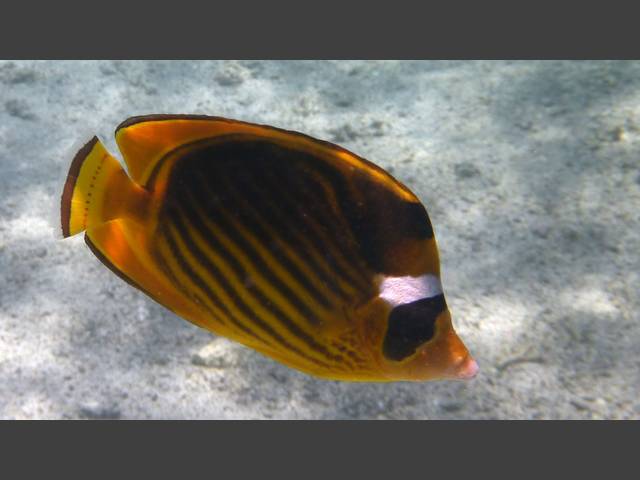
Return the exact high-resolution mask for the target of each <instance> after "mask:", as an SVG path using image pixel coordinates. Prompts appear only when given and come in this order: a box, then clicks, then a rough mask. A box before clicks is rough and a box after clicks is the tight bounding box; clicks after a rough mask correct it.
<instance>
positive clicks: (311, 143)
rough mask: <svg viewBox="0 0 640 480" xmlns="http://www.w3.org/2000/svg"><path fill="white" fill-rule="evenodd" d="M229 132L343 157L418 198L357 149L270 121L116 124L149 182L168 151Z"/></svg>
mask: <svg viewBox="0 0 640 480" xmlns="http://www.w3.org/2000/svg"><path fill="white" fill-rule="evenodd" d="M228 134H248V135H254V136H258V137H262V138H269V139H271V140H274V141H278V142H281V143H284V144H287V145H289V146H296V147H297V148H301V149H303V150H305V151H307V152H311V151H313V152H315V153H316V154H319V156H320V157H324V158H331V159H333V160H335V159H336V158H339V159H340V160H339V162H341V163H343V165H344V166H346V165H350V166H351V167H354V166H355V167H356V168H362V169H364V170H367V171H368V172H369V173H370V175H371V176H372V177H374V178H376V179H377V180H378V181H380V182H383V183H386V184H388V186H389V187H390V188H391V189H392V190H393V191H395V193H396V194H398V195H400V196H401V197H404V198H406V199H407V200H412V199H415V197H414V195H413V194H412V193H411V192H410V191H409V190H408V189H407V188H406V187H404V186H403V185H401V184H400V183H398V182H389V175H388V174H387V173H386V172H384V171H383V170H382V169H380V168H379V167H378V166H376V165H374V164H373V163H371V162H369V161H367V160H365V159H363V158H361V157H359V156H357V155H355V154H354V153H352V152H349V151H348V150H346V149H344V148H342V147H340V146H338V145H335V144H333V143H330V142H326V141H323V140H318V139H316V138H313V137H310V136H308V135H305V134H302V133H299V132H294V131H289V130H283V129H280V128H276V127H271V126H268V125H259V124H254V123H247V122H242V121H239V120H232V119H228V118H223V117H212V116H207V115H144V116H139V117H131V118H129V119H127V120H125V121H124V122H122V123H121V124H120V125H119V126H118V128H116V143H117V144H118V147H119V148H120V151H121V152H122V156H123V157H124V160H125V162H126V164H127V167H128V169H129V174H130V175H131V177H132V179H133V180H134V181H135V182H137V183H138V184H139V185H141V186H145V185H146V184H147V181H148V179H149V176H150V175H151V172H152V171H153V170H154V168H155V166H156V165H157V163H158V162H159V161H161V160H162V158H163V157H164V156H165V155H166V154H167V153H169V152H171V151H172V150H174V149H175V148H177V147H179V146H181V145H184V144H187V143H190V142H194V141H197V140H202V139H205V138H211V137H217V136H220V135H228Z"/></svg>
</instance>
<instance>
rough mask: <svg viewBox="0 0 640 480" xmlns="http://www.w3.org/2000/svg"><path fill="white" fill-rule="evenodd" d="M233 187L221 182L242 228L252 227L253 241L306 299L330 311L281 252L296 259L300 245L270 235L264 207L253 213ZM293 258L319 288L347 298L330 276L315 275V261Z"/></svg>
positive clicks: (277, 234) (324, 298)
mask: <svg viewBox="0 0 640 480" xmlns="http://www.w3.org/2000/svg"><path fill="white" fill-rule="evenodd" d="M233 183H234V184H233V185H232V182H231V181H229V180H227V181H225V182H224V186H225V187H226V188H227V189H228V190H230V191H231V193H232V194H233V195H234V197H235V199H236V201H237V202H238V204H239V206H240V208H239V212H242V213H240V214H238V215H237V217H238V219H239V220H241V221H242V223H243V225H244V227H245V228H246V229H249V226H251V229H252V230H253V233H254V236H255V238H256V239H257V240H258V241H260V242H261V243H262V244H263V245H264V246H265V248H266V249H267V250H268V251H269V253H270V254H271V255H272V256H273V257H274V260H275V262H277V263H278V264H279V265H281V266H282V267H283V269H284V270H286V271H287V273H288V274H289V275H290V276H291V277H292V278H293V280H294V281H295V282H297V284H298V286H300V287H301V288H302V289H303V290H304V291H305V293H306V294H307V295H309V296H310V297H312V298H313V299H314V300H315V301H316V302H317V303H318V304H320V306H322V307H325V308H330V307H332V306H333V302H332V301H331V300H330V299H329V298H328V297H327V295H325V294H324V293H323V292H322V291H321V290H320V289H318V288H317V287H316V286H315V285H314V284H313V283H312V281H311V280H310V279H309V276H308V274H306V273H305V272H303V271H302V270H301V269H300V266H299V265H298V264H297V263H296V261H295V260H293V259H292V258H290V257H289V256H288V255H287V253H286V252H284V251H283V248H289V249H293V252H294V255H295V251H296V250H300V244H299V243H296V242H294V241H290V242H287V241H286V240H285V239H284V238H283V237H284V236H285V235H286V234H285V235H281V232H274V233H271V232H269V231H268V227H267V223H266V222H265V217H267V215H265V208H264V207H265V206H264V205H260V206H261V209H260V210H259V211H258V210H256V207H255V206H253V205H251V204H250V203H249V202H248V201H247V199H246V198H245V194H244V192H241V191H240V189H238V186H237V185H236V184H237V183H238V182H233ZM271 226H272V227H273V228H274V227H276V225H274V224H273V223H271ZM284 230H285V231H286V232H289V231H290V228H285V229H284ZM286 236H287V237H289V238H290V237H291V235H286ZM269 247H271V248H269ZM296 257H297V260H298V261H299V262H301V263H302V264H303V265H305V267H307V268H309V269H310V270H311V272H312V273H313V274H315V275H316V281H318V282H319V283H320V285H322V286H323V287H325V288H327V289H329V290H332V291H333V292H334V293H335V294H336V295H338V296H340V297H346V296H347V294H346V293H345V292H343V291H342V290H340V288H339V286H337V285H335V282H334V281H333V279H331V277H330V276H329V275H327V274H326V273H325V272H324V271H323V270H319V271H318V267H317V264H316V263H315V260H314V259H312V258H310V257H308V256H307V257H306V258H301V257H300V256H299V255H296Z"/></svg>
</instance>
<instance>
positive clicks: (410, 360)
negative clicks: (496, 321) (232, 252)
mask: <svg viewBox="0 0 640 480" xmlns="http://www.w3.org/2000/svg"><path fill="white" fill-rule="evenodd" d="M379 284H380V286H379V289H380V290H379V291H380V293H379V295H378V296H377V298H375V299H374V300H373V301H372V302H370V303H369V304H368V305H367V306H366V307H365V308H363V309H362V310H361V311H360V314H361V315H362V318H363V319H365V321H364V322H363V326H364V331H363V339H364V344H365V345H366V347H365V348H367V349H369V350H370V355H371V357H372V358H374V359H375V364H376V365H377V366H376V368H377V370H378V372H377V375H378V376H379V377H380V378H379V379H380V380H388V381H395V380H410V381H424V380H435V379H469V378H473V377H475V375H476V374H477V372H478V364H477V363H476V361H475V360H474V359H473V357H472V356H471V354H470V353H469V351H468V350H467V347H466V346H465V345H464V343H463V342H462V340H461V339H460V338H459V337H458V335H457V334H456V332H455V331H454V329H453V325H452V323H451V313H450V312H449V309H448V307H447V304H446V301H445V299H444V294H443V293H442V290H441V286H440V280H439V278H438V277H437V276H435V275H422V276H404V277H385V278H382V279H381V280H380V281H379Z"/></svg>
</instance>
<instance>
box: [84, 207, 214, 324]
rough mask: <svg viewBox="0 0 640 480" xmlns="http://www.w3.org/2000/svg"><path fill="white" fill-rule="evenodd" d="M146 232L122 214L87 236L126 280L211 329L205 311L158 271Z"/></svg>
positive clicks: (98, 254) (95, 251)
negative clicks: (147, 241)
mask: <svg viewBox="0 0 640 480" xmlns="http://www.w3.org/2000/svg"><path fill="white" fill-rule="evenodd" d="M143 234H144V232H143V230H142V228H141V227H140V226H139V225H138V224H136V223H135V222H134V221H132V220H128V219H123V218H119V219H116V220H112V221H109V222H106V223H103V224H101V225H99V226H97V227H94V228H90V229H89V230H87V231H86V233H85V237H84V238H85V242H86V243H87V245H88V246H89V248H90V249H91V251H92V252H93V254H94V255H95V256H96V257H97V258H98V259H99V260H100V261H101V262H102V263H103V264H104V265H106V266H107V267H108V268H109V269H110V270H111V271H112V272H113V273H115V274H116V275H117V276H118V277H120V278H121V279H122V280H124V281H126V282H127V283H128V284H130V285H131V286H133V287H135V288H137V289H138V290H140V291H142V292H143V293H145V294H146V295H148V296H149V297H151V298H152V299H153V300H155V301H156V302H158V303H159V304H161V305H163V306H164V307H166V308H168V309H169V310H171V311H172V312H174V313H176V314H177V315H179V316H181V317H183V318H185V319H187V320H189V321H190V322H192V323H194V324H196V325H198V326H200V327H203V328H206V329H208V330H211V328H210V326H208V325H207V324H206V321H205V320H204V318H203V315H202V312H201V311H199V310H198V309H197V308H196V307H194V306H193V304H191V303H190V302H189V301H188V300H186V299H185V298H184V297H183V296H182V295H181V294H180V293H179V292H177V291H176V289H175V288H173V287H172V286H171V284H169V283H168V282H167V281H166V280H165V277H164V275H162V274H161V273H159V272H156V271H155V268H154V265H153V260H152V259H151V257H150V256H149V254H148V253H147V252H146V251H145V245H146V241H145V237H144V235H143Z"/></svg>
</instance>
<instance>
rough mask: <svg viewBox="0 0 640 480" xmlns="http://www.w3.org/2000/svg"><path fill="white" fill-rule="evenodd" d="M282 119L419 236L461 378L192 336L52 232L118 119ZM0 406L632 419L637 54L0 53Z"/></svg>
mask: <svg viewBox="0 0 640 480" xmlns="http://www.w3.org/2000/svg"><path fill="white" fill-rule="evenodd" d="M147 113H201V114H210V115H221V116H228V117H232V118H238V119H242V120H247V121H254V122H259V123H268V124H272V125H275V126H279V127H283V128H287V129H294V130H299V131H302V132H305V133H308V134H310V135H313V136H316V137H319V138H323V139H326V140H332V141H335V142H337V143H340V144H341V145H343V146H345V147H346V148H348V149H350V150H353V151H355V152H356V153H358V154H360V155H362V156H364V157H366V158H368V159H370V160H372V161H373V162H375V163H377V164H379V165H381V166H382V167H384V168H387V169H388V170H389V171H391V172H392V173H393V174H394V176H396V177H397V178H398V179H399V180H401V181H403V182H404V183H406V184H407V185H408V186H409V187H410V188H411V189H412V190H413V191H414V192H415V193H416V194H417V195H418V196H419V197H420V198H421V199H422V200H423V202H424V203H425V205H426V206H427V208H428V210H429V213H430V216H431V220H432V222H433V224H434V228H435V231H436V237H437V239H438V243H439V247H440V254H441V260H442V271H443V282H444V288H445V293H446V295H447V300H448V303H449V305H450V308H451V311H452V314H453V317H454V325H455V327H456V329H457V331H458V333H459V334H460V336H461V337H462V338H463V339H464V341H465V343H466V344H467V346H468V347H469V348H470V350H471V351H472V353H473V354H474V356H475V357H476V358H477V360H478V362H479V363H480V367H481V372H480V374H479V375H478V376H477V377H476V378H475V379H474V380H472V381H468V382H463V381H444V382H427V383H390V384H372V383H341V382H333V381H324V380H319V379H316V378H312V377H309V376H307V375H304V374H302V373H299V372H297V371H294V370H292V369H289V368H287V367H285V366H283V365H281V364H279V363H276V362H274V361H271V360H269V359H267V358H266V357H264V356H262V355H260V354H258V353H256V352H254V351H252V350H249V349H247V348H245V347H242V346H240V345H238V344H235V343H232V342H230V341H227V340H225V339H222V338H216V337H215V336H213V335H212V334H210V333H208V332H206V331H204V330H200V329H198V328H197V327H195V326H193V325H191V324H189V323H187V322H185V321H184V320H182V319H180V318H178V317H176V316H175V315H174V314H172V313H170V312H169V311H167V310H165V309H164V308H163V307H161V306H159V305H157V304H155V303H154V302H153V301H152V300H150V299H148V298H147V297H146V296H145V295H144V294H142V293H140V292H138V291H137V290H134V289H133V288H131V287H130V286H129V285H127V284H126V283H124V282H123V281H121V280H120V279H118V278H117V277H116V276H115V275H113V274H112V273H111V272H110V271H109V270H107V269H106V268H105V267H104V266H103V265H102V264H101V263H99V261H98V260H97V259H96V258H95V257H93V255H92V254H91V253H90V251H89V250H88V248H87V247H86V246H85V244H84V242H83V239H82V236H77V237H74V238H72V239H68V240H65V241H61V240H54V239H53V237H52V230H51V227H50V224H51V223H52V220H51V218H52V216H53V214H52V210H53V209H55V208H56V207H57V205H58V202H59V199H58V195H59V192H60V189H61V182H63V180H64V176H65V175H66V172H67V169H68V167H69V163H70V160H71V157H72V154H71V152H70V151H69V150H70V148H71V147H72V145H74V144H76V143H77V142H78V141H79V140H80V139H87V138H89V136H90V135H91V134H93V133H96V134H98V135H99V136H100V137H101V138H102V139H103V140H104V141H105V142H106V144H107V145H108V146H109V147H110V148H112V149H114V151H115V142H114V140H113V131H114V128H115V127H116V125H117V124H118V123H120V122H121V121H122V120H124V119H125V118H127V117H129V116H132V115H140V114H147ZM0 192H1V197H0V272H1V274H0V417H1V418H8V419H23V418H29V419H42V418H51V419H58V418H74V419H75V418H122V419H137V418H142V419H144V418H154V419H162V418H220V419H225V418H258V419H263V418H281V419H285V418H291V419H369V418H371V419H387V418H388V419H448V418H471V419H473V418H485V419H486V418H499V419H507V418H522V419H538V418H550V419H554V418H568V419H575V418H612V419H616V418H640V355H639V353H640V322H639V320H640V314H639V311H640V302H639V298H638V287H639V281H640V275H639V273H640V63H638V62H529V61H527V62H457V61H456V62H441V61H427V62H371V61H341V62H324V61H304V62H301V61H295V62H262V61H244V62H192V61H180V62H121V61H101V62H93V61H76V62H66V61H65V62H60V61H47V62H39V61H38V62H36V61H27V62H16V61H2V62H0Z"/></svg>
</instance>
